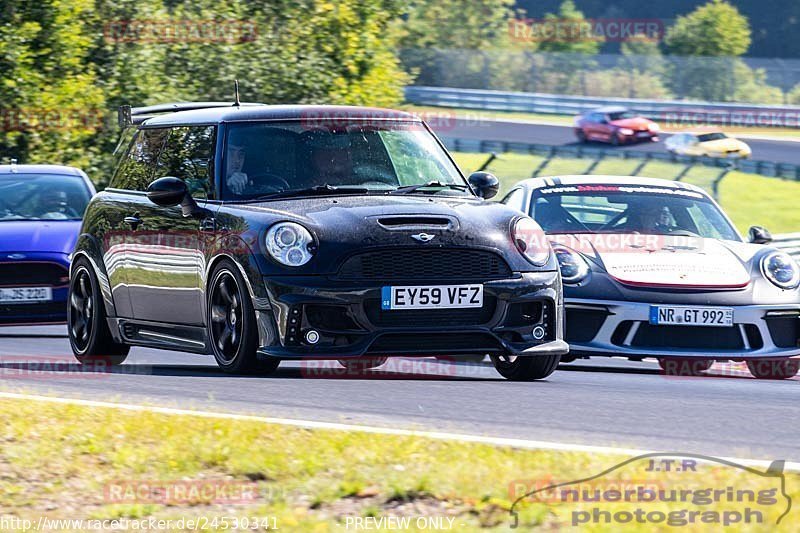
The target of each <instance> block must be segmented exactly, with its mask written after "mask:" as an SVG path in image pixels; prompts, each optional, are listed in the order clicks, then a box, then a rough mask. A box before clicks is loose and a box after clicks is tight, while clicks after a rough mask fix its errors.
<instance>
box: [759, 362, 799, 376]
mask: <svg viewBox="0 0 800 533" xmlns="http://www.w3.org/2000/svg"><path fill="white" fill-rule="evenodd" d="M747 368H748V369H750V373H751V374H753V376H755V377H757V378H758V379H789V378H791V377H794V376H795V375H797V371H798V370H800V359H752V360H750V361H747Z"/></svg>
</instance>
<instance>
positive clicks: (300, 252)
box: [265, 222, 314, 267]
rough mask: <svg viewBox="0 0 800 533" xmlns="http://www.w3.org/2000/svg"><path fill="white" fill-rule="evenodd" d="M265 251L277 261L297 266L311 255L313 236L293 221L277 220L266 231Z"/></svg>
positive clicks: (302, 263)
mask: <svg viewBox="0 0 800 533" xmlns="http://www.w3.org/2000/svg"><path fill="white" fill-rule="evenodd" d="M265 241H266V242H265V245H266V248H267V252H269V255H271V256H272V258H273V259H275V260H276V261H277V262H279V263H281V264H283V265H286V266H290V267H298V266H302V265H305V264H306V263H308V262H309V261H310V260H311V258H312V257H313V253H312V251H313V246H314V238H313V237H312V236H311V233H309V231H308V230H307V229H306V228H304V227H303V226H301V225H300V224H296V223H294V222H278V223H277V224H275V225H274V226H272V227H271V228H269V231H267V237H266V239H265Z"/></svg>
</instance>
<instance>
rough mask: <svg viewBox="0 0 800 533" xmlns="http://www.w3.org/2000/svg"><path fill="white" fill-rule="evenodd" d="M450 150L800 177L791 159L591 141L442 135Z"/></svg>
mask: <svg viewBox="0 0 800 533" xmlns="http://www.w3.org/2000/svg"><path fill="white" fill-rule="evenodd" d="M442 142H443V143H444V144H445V146H447V149H448V150H453V151H457V152H481V153H490V152H514V153H521V154H530V155H539V156H544V157H556V156H558V157H566V158H571V159H601V158H608V159H612V158H618V159H635V160H642V161H643V162H647V161H663V162H667V163H679V164H682V165H704V166H708V167H717V168H727V169H730V170H738V171H740V172H745V173H748V174H760V175H762V176H767V177H772V178H783V179H789V180H795V181H800V165H794V164H791V163H774V162H772V161H756V160H752V159H723V158H718V157H690V156H685V155H677V154H673V153H671V152H644V151H638V150H620V149H617V148H601V147H597V146H590V145H586V146H584V145H579V144H578V145H563V146H558V145H550V144H532V143H519V142H508V141H482V140H478V139H459V138H452V137H446V136H443V137H442Z"/></svg>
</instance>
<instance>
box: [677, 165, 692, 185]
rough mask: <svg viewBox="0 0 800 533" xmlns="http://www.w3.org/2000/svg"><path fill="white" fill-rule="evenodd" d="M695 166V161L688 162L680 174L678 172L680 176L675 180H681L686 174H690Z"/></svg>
mask: <svg viewBox="0 0 800 533" xmlns="http://www.w3.org/2000/svg"><path fill="white" fill-rule="evenodd" d="M693 167H694V163H686V165H685V166H684V167H683V170H681V172H680V174H678V176H677V177H676V178H675V181H681V180H682V179H683V178H685V177H686V174H688V173H689V171H690V170H692V168H693Z"/></svg>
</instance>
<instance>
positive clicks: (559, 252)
mask: <svg viewBox="0 0 800 533" xmlns="http://www.w3.org/2000/svg"><path fill="white" fill-rule="evenodd" d="M553 251H554V252H555V254H556V259H558V268H559V269H560V270H561V280H562V281H563V282H564V283H567V284H569V285H573V284H576V283H580V282H581V281H583V280H585V279H586V276H588V275H589V272H590V271H591V269H590V268H589V263H587V262H586V260H585V259H584V258H583V257H582V256H581V255H580V254H579V253H577V252H574V251H572V250H570V249H569V248H563V247H561V246H558V247H556V248H554V250H553Z"/></svg>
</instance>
